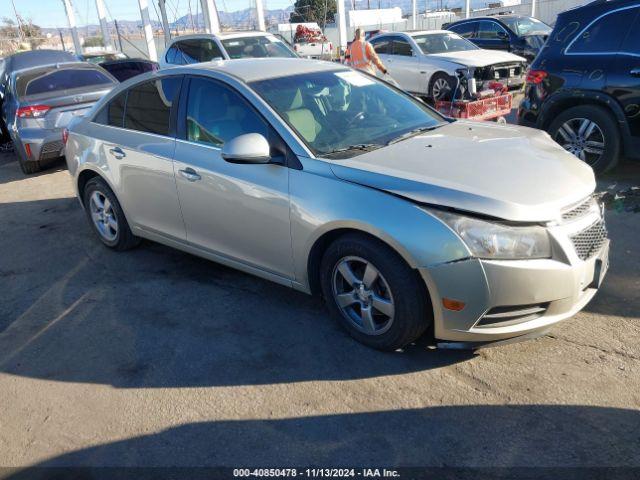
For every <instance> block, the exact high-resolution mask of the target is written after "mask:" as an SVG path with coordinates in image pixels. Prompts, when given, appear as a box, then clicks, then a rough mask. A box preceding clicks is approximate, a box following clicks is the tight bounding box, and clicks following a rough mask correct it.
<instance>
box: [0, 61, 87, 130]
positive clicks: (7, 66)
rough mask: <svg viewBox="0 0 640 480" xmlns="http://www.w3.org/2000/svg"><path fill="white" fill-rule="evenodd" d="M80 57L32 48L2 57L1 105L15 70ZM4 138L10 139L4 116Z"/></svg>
mask: <svg viewBox="0 0 640 480" xmlns="http://www.w3.org/2000/svg"><path fill="white" fill-rule="evenodd" d="M77 61H78V57H77V56H76V55H74V54H73V53H71V52H65V51H62V50H31V51H28V52H19V53H14V54H13V55H9V56H8V57H5V58H2V59H0V105H1V104H2V102H4V99H5V95H6V90H7V85H8V84H9V78H10V77H11V74H12V73H13V72H17V71H18V70H24V69H26V68H33V67H37V66H41V65H51V64H53V63H64V62H77ZM0 131H1V132H2V140H3V141H8V140H9V131H8V130H7V125H6V124H5V123H4V116H3V119H2V121H0Z"/></svg>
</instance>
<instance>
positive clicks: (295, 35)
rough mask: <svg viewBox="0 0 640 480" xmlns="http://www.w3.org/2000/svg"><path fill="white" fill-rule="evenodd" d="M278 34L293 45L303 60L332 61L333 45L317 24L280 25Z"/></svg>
mask: <svg viewBox="0 0 640 480" xmlns="http://www.w3.org/2000/svg"><path fill="white" fill-rule="evenodd" d="M278 33H279V34H280V35H282V36H283V37H284V38H286V39H287V40H288V41H289V42H290V43H291V44H292V45H293V50H294V51H295V52H296V53H297V54H298V56H300V57H302V58H313V59H318V60H331V59H332V56H333V55H332V51H333V44H332V43H331V42H330V41H328V40H327V37H325V36H324V34H323V33H322V30H321V29H320V26H319V25H318V24H317V23H314V22H309V23H287V24H280V25H278Z"/></svg>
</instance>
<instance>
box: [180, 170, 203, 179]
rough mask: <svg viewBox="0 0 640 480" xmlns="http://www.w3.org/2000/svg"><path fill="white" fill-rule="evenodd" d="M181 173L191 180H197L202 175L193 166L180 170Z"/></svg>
mask: <svg viewBox="0 0 640 480" xmlns="http://www.w3.org/2000/svg"><path fill="white" fill-rule="evenodd" d="M178 171H179V172H180V175H182V176H183V177H184V178H186V179H187V180H189V181H190V182H196V181H198V180H200V179H201V178H202V177H201V176H200V175H198V173H197V172H196V171H195V170H194V169H193V168H189V167H188V168H185V169H184V170H178Z"/></svg>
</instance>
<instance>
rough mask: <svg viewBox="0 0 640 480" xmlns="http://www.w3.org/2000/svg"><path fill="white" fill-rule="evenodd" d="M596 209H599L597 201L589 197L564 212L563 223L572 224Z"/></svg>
mask: <svg viewBox="0 0 640 480" xmlns="http://www.w3.org/2000/svg"><path fill="white" fill-rule="evenodd" d="M595 208H598V206H597V203H596V201H595V199H594V198H593V197H589V198H587V199H586V200H583V201H582V202H580V203H578V205H576V206H574V207H572V208H570V209H569V210H565V211H564V212H562V221H563V222H570V221H572V220H575V219H577V218H580V217H582V216H584V215H586V214H588V213H589V212H591V211H592V209H595Z"/></svg>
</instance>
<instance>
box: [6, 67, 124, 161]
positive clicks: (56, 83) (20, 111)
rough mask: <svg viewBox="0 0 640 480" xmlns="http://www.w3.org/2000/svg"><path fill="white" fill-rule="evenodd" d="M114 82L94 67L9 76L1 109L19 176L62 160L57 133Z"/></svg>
mask: <svg viewBox="0 0 640 480" xmlns="http://www.w3.org/2000/svg"><path fill="white" fill-rule="evenodd" d="M117 83H118V81H117V80H116V79H115V78H114V77H112V76H111V75H110V74H109V73H107V72H106V71H105V70H103V69H102V68H100V67H98V66H97V65H92V64H89V63H85V62H72V63H57V64H54V65H46V66H39V67H34V68H28V69H25V70H18V71H16V72H13V73H12V74H11V75H10V77H9V81H8V84H7V89H6V91H5V96H4V101H3V104H2V118H3V120H4V121H5V123H6V125H7V129H8V131H9V136H10V137H11V140H12V141H13V145H14V149H15V152H16V154H17V156H18V160H19V162H20V167H21V168H22V171H23V172H24V173H35V172H38V171H40V170H41V169H42V167H43V166H44V165H45V164H46V162H47V161H50V160H52V159H55V158H58V157H61V156H62V155H63V147H64V145H63V141H62V133H63V130H64V128H65V127H66V126H67V125H68V124H69V122H70V121H71V119H72V118H74V117H77V116H80V115H83V114H85V113H87V111H89V109H90V108H91V107H92V106H93V104H94V103H95V102H96V101H97V100H98V99H100V98H102V97H103V96H104V95H106V94H107V93H108V92H109V90H111V89H112V88H113V87H114V85H116V84H117Z"/></svg>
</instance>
